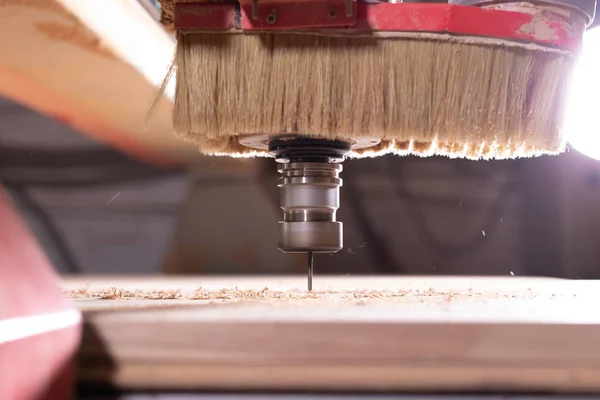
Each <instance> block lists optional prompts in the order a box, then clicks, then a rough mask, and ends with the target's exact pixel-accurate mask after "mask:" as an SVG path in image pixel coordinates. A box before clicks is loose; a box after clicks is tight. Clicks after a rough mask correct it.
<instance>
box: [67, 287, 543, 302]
mask: <svg viewBox="0 0 600 400" xmlns="http://www.w3.org/2000/svg"><path fill="white" fill-rule="evenodd" d="M64 295H65V296H66V297H68V298H71V299H101V300H213V301H218V300H231V301H260V302H268V303H272V302H286V303H288V302H305V301H306V302H312V301H327V302H373V301H386V302H389V301H410V302H415V301H417V302H430V301H453V300H469V301H488V300H499V299H527V298H533V297H535V296H536V295H535V294H534V293H533V292H532V291H528V293H526V294H519V295H517V294H514V293H479V292H474V291H464V292H459V291H448V292H446V291H436V290H435V289H433V288H430V289H428V290H398V291H390V290H386V291H378V290H351V291H350V290H346V291H333V290H323V291H313V292H307V291H304V290H286V291H280V290H269V289H268V288H264V289H262V290H248V289H238V288H233V289H222V290H218V291H209V290H204V289H202V288H198V289H196V290H194V291H187V292H185V291H182V290H125V289H119V288H116V287H112V288H107V289H95V290H90V289H87V288H81V289H77V290H67V291H65V292H64Z"/></svg>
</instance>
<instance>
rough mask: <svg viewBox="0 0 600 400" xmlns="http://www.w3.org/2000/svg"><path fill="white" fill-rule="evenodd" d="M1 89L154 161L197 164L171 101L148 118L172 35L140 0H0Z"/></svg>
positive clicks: (169, 54) (170, 51)
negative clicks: (176, 129)
mask: <svg viewBox="0 0 600 400" xmlns="http://www.w3.org/2000/svg"><path fill="white" fill-rule="evenodd" d="M0 14H1V15H2V23H0V36H1V37H2V39H1V40H0V53H1V54H2V57H0V93H1V94H2V95H4V96H7V97H9V98H11V99H12V100H14V101H17V102H20V103H22V104H24V105H26V106H28V107H30V108H33V109H35V110H36V111H39V112H41V113H43V114H46V115H49V116H51V117H54V118H56V119H58V120H60V121H62V122H64V123H66V124H68V125H69V126H72V127H74V128H75V129H77V130H80V131H81V132H84V133H86V134H89V135H92V136H93V137H95V138H98V139H100V140H101V141H104V142H106V143H108V144H110V145H113V146H116V147H118V148H120V149H122V150H124V151H127V152H129V153H131V154H133V155H135V156H138V157H140V158H143V159H146V160H148V161H152V162H156V163H168V164H190V163H192V164H193V163H196V162H199V160H200V159H201V157H200V156H199V154H198V151H197V148H196V147H195V146H194V145H191V144H189V143H184V142H183V141H181V140H180V139H178V138H176V137H175V136H174V134H173V130H172V124H171V109H172V101H171V100H170V99H169V98H168V97H164V98H163V99H161V100H160V102H159V105H158V107H157V110H156V113H155V116H154V117H153V119H152V120H151V121H150V124H148V125H146V122H145V118H146V112H147V110H148V107H149V104H150V99H151V97H152V95H153V92H154V90H155V87H157V86H158V85H159V84H160V82H161V80H162V78H163V77H164V76H165V74H166V71H167V68H168V66H169V63H170V61H171V58H172V56H173V52H174V48H175V40H174V38H173V37H172V36H171V35H170V34H168V33H167V32H166V31H165V30H164V29H163V28H162V26H161V25H160V24H159V23H158V22H157V21H155V20H154V19H153V18H152V16H151V15H150V14H149V13H148V12H147V11H146V10H145V9H144V8H143V7H142V6H141V5H140V4H139V3H138V2H137V0H103V1H96V0H0Z"/></svg>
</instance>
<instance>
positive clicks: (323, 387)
mask: <svg viewBox="0 0 600 400" xmlns="http://www.w3.org/2000/svg"><path fill="white" fill-rule="evenodd" d="M79 380H80V381H81V382H85V383H95V384H106V385H110V386H113V387H117V388H123V389H159V390H160V389H162V390H165V389H172V390H300V391H315V390H319V391H329V392H340V391H341V392H344V391H373V392H386V391H407V392H437V391H444V392H446V391H448V392H461V393H464V392H507V391H508V392H575V393H594V392H600V368H563V369H553V368H527V367H514V366H502V365H488V366H482V365H478V366H470V367H469V366H457V365H453V366H449V367H439V366H436V365H424V366H421V367H418V366H409V365H404V366H381V367H361V366H355V367H320V366H310V367H294V366H276V367H256V366H247V367H236V366H229V365H224V366H202V365H185V364H168V363H160V364H154V365H148V364H140V363H135V362H131V363H127V364H121V365H119V366H118V367H115V368H114V369H113V368H102V367H98V368H92V367H90V368H86V369H83V370H80V371H79Z"/></svg>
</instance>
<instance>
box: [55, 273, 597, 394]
mask: <svg viewBox="0 0 600 400" xmlns="http://www.w3.org/2000/svg"><path fill="white" fill-rule="evenodd" d="M305 284H306V280H305V277H292V278H281V277H255V278H247V277H226V278H177V277H150V278H135V277H131V278H127V277H125V278H123V277H88V278H85V277H83V278H66V279H65V280H64V282H63V287H64V289H65V291H66V293H68V294H69V295H70V296H72V297H78V299H76V300H75V302H76V304H77V305H78V306H79V308H80V309H81V310H82V311H83V315H84V320H85V322H86V324H85V326H86V328H85V333H84V340H83V343H82V346H81V349H80V361H81V362H80V371H79V376H80V379H81V380H82V382H88V383H100V384H107V385H112V386H117V387H122V388H141V389H151V388H155V389H210V390H220V389H236V390H250V389H256V390H270V389H271V390H277V389H278V390H325V391H348V390H367V391H386V390H394V391H512V392H515V391H537V392H539V391H544V392H546V391H551V392H557V391H567V392H593V391H600V347H598V345H597V341H598V337H599V335H600V315H599V314H598V313H596V312H595V311H594V306H595V304H598V301H599V300H600V291H599V289H600V282H598V281H564V280H557V279H537V278H530V279H527V278H420V277H417V278H395V277H381V278H374V277H336V278H331V277H318V278H317V279H316V280H315V288H316V291H315V292H313V293H307V292H306V291H305ZM144 298H154V299H155V300H143V299H144Z"/></svg>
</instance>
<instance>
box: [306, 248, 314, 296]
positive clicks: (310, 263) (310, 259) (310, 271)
mask: <svg viewBox="0 0 600 400" xmlns="http://www.w3.org/2000/svg"><path fill="white" fill-rule="evenodd" d="M307 254H308V291H311V290H312V277H313V252H312V251H309V252H308V253H307Z"/></svg>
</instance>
